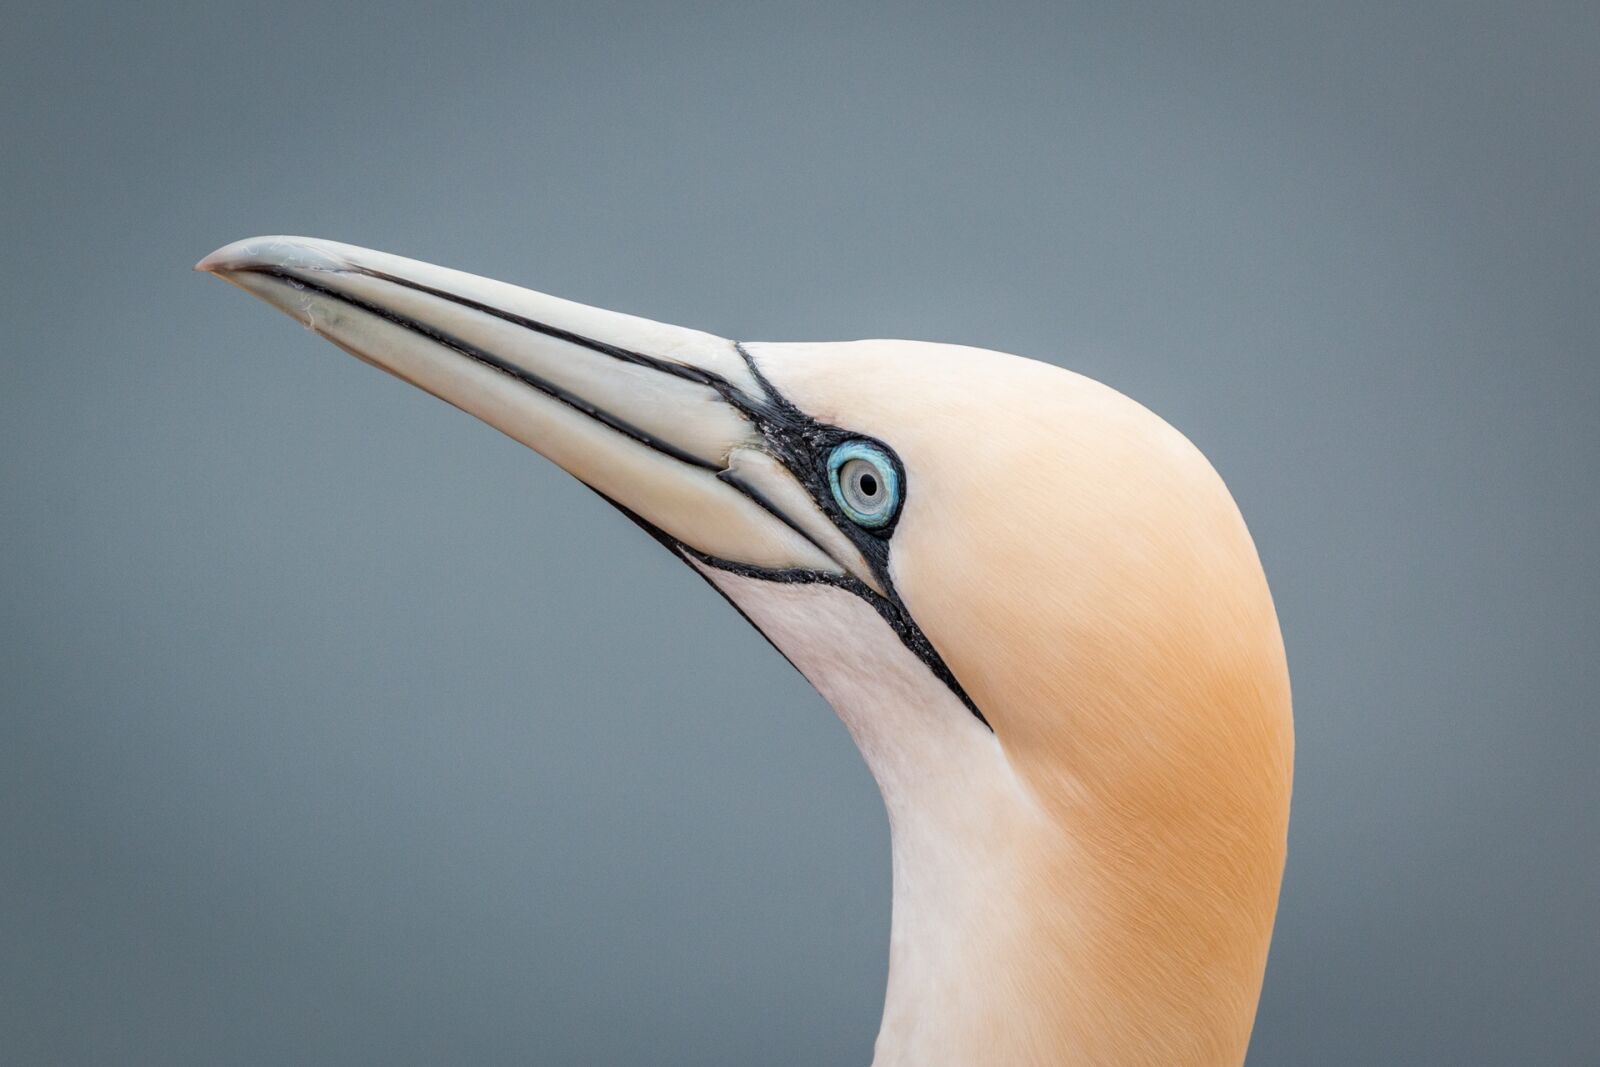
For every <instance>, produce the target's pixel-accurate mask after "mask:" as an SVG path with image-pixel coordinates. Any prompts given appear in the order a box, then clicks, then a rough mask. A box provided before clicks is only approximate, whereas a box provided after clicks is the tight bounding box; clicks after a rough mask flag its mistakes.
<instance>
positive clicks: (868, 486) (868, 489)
mask: <svg viewBox="0 0 1600 1067" xmlns="http://www.w3.org/2000/svg"><path fill="white" fill-rule="evenodd" d="M859 484H860V486H861V492H862V495H864V496H877V495H878V479H876V478H874V477H873V476H872V475H870V474H863V475H862V476H861V481H860V483H859Z"/></svg>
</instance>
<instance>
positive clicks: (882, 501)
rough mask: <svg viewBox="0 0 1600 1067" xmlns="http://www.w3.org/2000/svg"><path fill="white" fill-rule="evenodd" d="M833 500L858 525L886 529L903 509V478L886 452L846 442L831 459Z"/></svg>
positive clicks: (870, 446) (858, 442)
mask: <svg viewBox="0 0 1600 1067" xmlns="http://www.w3.org/2000/svg"><path fill="white" fill-rule="evenodd" d="M828 483H829V485H830V486H831V487H832V489H833V499H834V500H836V501H838V503H839V507H841V508H843V509H844V513H845V514H846V515H848V516H849V517H850V521H851V522H854V523H856V524H857V525H858V526H868V527H876V526H883V525H884V524H886V523H887V522H888V521H889V520H890V519H892V518H894V513H895V509H896V508H897V507H899V506H900V475H899V473H898V472H897V471H896V469H895V465H894V463H893V462H892V461H891V460H890V459H889V457H888V455H886V454H885V453H884V451H883V449H881V448H879V447H877V446H876V445H870V444H868V443H867V442H865V441H846V442H845V443H844V444H842V445H840V446H839V447H838V448H835V449H834V450H833V454H832V455H831V456H829V457H828Z"/></svg>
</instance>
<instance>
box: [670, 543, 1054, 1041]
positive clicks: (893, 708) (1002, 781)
mask: <svg viewBox="0 0 1600 1067" xmlns="http://www.w3.org/2000/svg"><path fill="white" fill-rule="evenodd" d="M701 569H702V573H705V574H706V576H707V577H708V578H710V579H711V580H712V581H713V582H714V583H716V585H717V586H718V587H719V588H720V589H721V590H722V591H723V592H724V593H726V594H727V595H728V596H729V597H730V598H731V599H732V600H733V601H734V602H735V603H737V604H738V605H739V607H740V608H741V610H743V611H744V612H745V613H746V614H747V615H748V616H749V617H750V619H751V621H752V622H754V623H755V624H756V625H757V626H758V627H760V629H761V630H762V632H763V633H765V634H766V635H767V636H768V637H769V638H771V640H772V641H773V643H775V644H776V645H777V646H778V647H779V648H781V649H783V651H784V652H785V654H786V655H788V656H789V658H790V659H791V660H792V661H793V662H794V664H795V666H796V667H798V668H799V669H800V671H801V672H802V673H804V674H805V675H806V677H807V678H808V679H809V680H810V681H811V682H812V684H813V685H815V686H816V687H817V689H818V690H819V691H820V692H821V693H822V695H823V696H824V697H825V698H827V700H828V701H829V703H831V704H832V705H833V707H834V709H835V710H836V711H837V712H838V714H839V717H840V718H841V719H842V720H843V721H844V723H845V726H846V727H847V728H848V729H849V730H850V733H851V735H852V736H853V737H854V738H855V741H856V744H857V745H858V746H859V747H860V749H861V753H862V755H863V756H864V757H865V758H866V761H867V765H868V767H869V768H870V769H871V771H872V773H873V776H874V777H875V778H876V779H877V781H878V785H879V788H880V789H881V790H882V792H883V798H884V804H885V806H886V807H887V809H888V814H889V825H890V830H891V835H892V841H893V861H894V908H893V918H892V921H891V929H890V938H889V984H888V990H887V994H886V997H885V1005H884V1014H883V1025H882V1028H881V1029H880V1031H879V1034H878V1041H877V1049H876V1058H875V1061H874V1062H875V1064H876V1065H877V1067H890V1065H895V1064H916V1065H919V1067H933V1065H938V1064H972V1063H977V1062H986V1061H988V1062H996V1061H994V1059H993V1056H994V1053H995V1051H996V1049H997V1047H1001V1046H1004V1045H1008V1044H1016V1043H1017V1040H1018V1039H1019V1038H1022V1039H1023V1040H1022V1042H1021V1046H1019V1047H1025V1046H1034V1047H1036V1048H1037V1049H1038V1051H1039V1052H1040V1053H1041V1055H1043V1056H1044V1057H1046V1058H1044V1059H1040V1060H1039V1061H1038V1062H1048V1059H1047V1057H1048V1055H1049V1052H1048V1050H1045V1049H1043V1048H1041V1047H1038V1046H1039V1043H1038V1042H1036V1041H1034V1040H1032V1039H1029V1038H1028V1035H1027V1031H1028V1030H1029V1029H1030V1027H1029V1025H1028V1023H1029V1019H1030V1016H1032V1015H1033V1014H1034V1013H1035V1012H1036V1011H1039V1010H1043V1011H1046V1012H1050V1011H1060V1010H1061V1009H1062V1007H1063V1006H1062V1005H1058V1004H1052V1005H1039V1004H1029V1003H1027V1002H1026V1000H1025V998H1026V997H1027V996H1028V995H1029V992H1030V990H1029V989H1028V988H1026V986H1027V985H1028V983H1026V982H1024V981H1020V979H1021V978H1022V977H1023V976H1022V974H1021V973H1020V971H1019V965H1020V963H1021V961H1022V960H1023V959H1024V958H1026V957H1028V956H1030V953H1029V951H1028V949H1029V948H1030V945H1029V937H1030V930H1029V929H1028V928H1026V925H1025V924H1026V922H1027V917H1028V916H1029V915H1030V914H1034V913H1035V911H1036V909H1030V908H1028V907H1027V906H1025V903H1024V898H1025V896H1026V893H1027V892H1028V891H1029V890H1030V889H1032V888H1034V887H1033V886H1032V885H1031V884H1030V880H1029V879H1028V878H1027V877H1026V876H1025V874H1024V872H1026V871H1027V870H1028V869H1029V867H1028V858H1029V856H1030V855H1031V854H1032V853H1033V850H1034V849H1035V848H1036V846H1037V844H1038V842H1039V840H1040V838H1039V836H1038V834H1039V833H1047V834H1048V827H1047V826H1046V825H1045V823H1044V821H1043V818H1042V815H1041V814H1040V813H1039V812H1038V810H1037V808H1036V807H1035V806H1034V804H1033V802H1032V799H1031V797H1030V796H1029V794H1028V793H1027V791H1026V790H1025V789H1024V788H1023V786H1022V785H1021V783H1020V782H1019V781H1018V780H1017V778H1016V776H1015V774H1014V773H1013V772H1012V769H1011V767H1010V765H1009V764H1008V763H1007V761H1006V758H1005V755H1004V753H1003V752H1002V751H1001V748H1000V745H999V743H998V741H997V740H996V739H995V736H994V734H993V733H992V732H991V731H990V730H989V729H988V728H987V727H986V726H984V725H983V724H982V723H981V722H979V721H978V719H977V718H976V717H975V716H974V715H973V714H972V713H971V712H970V711H969V710H968V709H967V708H966V707H965V706H964V705H963V704H962V703H961V701H960V700H959V699H957V698H956V697H955V695H954V694H953V693H951V691H950V690H949V689H948V688H947V687H946V686H944V685H943V683H941V682H939V680H938V679H937V678H935V677H934V675H933V674H932V672H930V671H929V670H928V668H927V666H926V665H925V664H923V663H922V661H921V660H919V659H918V658H917V657H916V656H914V655H913V654H912V653H911V652H910V651H909V650H908V649H906V648H905V646H904V645H903V644H901V643H900V641H899V639H898V637H896V636H895V634H894V633H893V632H892V631H891V630H890V629H889V628H888V627H886V626H885V625H883V622H882V620H881V619H880V618H879V617H878V615H877V613H876V612H875V611H874V610H873V609H872V607H871V606H870V605H868V604H866V603H865V602H864V601H862V600H861V599H860V598H858V597H856V596H854V595H852V594H850V593H847V592H845V591H843V590H840V589H835V588H833V587H831V586H826V585H803V584H780V583H773V582H763V581H757V580H753V579H749V578H743V577H740V576H738V575H733V574H729V573H726V572H721V571H714V570H708V569H705V568H701ZM1048 836H1049V837H1050V838H1052V839H1054V838H1058V837H1059V835H1057V834H1048ZM1032 947H1034V948H1035V949H1036V947H1037V946H1032ZM1055 1025H1059V1023H1058V1022H1057V1023H1056V1024H1055ZM1036 1036H1037V1035H1036ZM1030 1060H1031V1057H1030ZM1005 1062H1008V1063H1009V1062H1028V1061H1022V1060H1018V1059H1017V1058H1015V1057H1013V1058H1010V1059H1006V1061H1005Z"/></svg>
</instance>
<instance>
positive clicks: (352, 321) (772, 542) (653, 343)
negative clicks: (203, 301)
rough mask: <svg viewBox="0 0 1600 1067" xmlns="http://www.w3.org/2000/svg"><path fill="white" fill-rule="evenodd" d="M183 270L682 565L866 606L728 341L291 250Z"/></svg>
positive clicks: (310, 248)
mask: <svg viewBox="0 0 1600 1067" xmlns="http://www.w3.org/2000/svg"><path fill="white" fill-rule="evenodd" d="M195 269H196V270H200V271H207V272H210V273H212V274H215V275H217V276H218V277H220V278H222V279H223V280H225V281H228V282H231V283H233V284H234V285H237V286H238V287H239V288H241V289H244V290H246V291H247V292H250V293H252V294H254V295H255V296H258V297H260V298H261V299H262V300H265V301H266V302H267V303H269V304H271V305H272V306H274V307H276V308H278V309H279V310H281V311H283V312H285V313H287V314H289V315H291V316H293V317H294V318H296V319H299V320H300V321H301V322H303V323H304V324H305V325H306V326H307V327H309V328H310V329H312V330H314V331H316V332H317V333H319V334H321V335H322V336H323V337H326V338H327V339H328V340H330V341H332V342H333V343H334V344H337V345H338V346H340V347H341V348H344V349H345V350H347V351H349V352H351V353H352V354H354V355H356V356H357V357H359V358H360V359H362V360H365V361H366V362H368V363H371V364H373V365H375V366H377V367H380V368H382V369H383V370H386V371H388V372H390V373H391V374H394V375H397V376H398V377H400V378H403V379H405V380H406V381H408V382H411V383H413V384H415V385H417V386H419V387H421V388H423V389H426V390H427V391H428V392H430V393H432V394H434V395H435V396H437V397H440V398H441V399H443V400H446V401H448V402H449V403H451V404H454V405H455V406H456V407H458V408H461V409H462V410H464V411H466V412H468V413H470V414H472V415H475V416H477V417H478V418H480V419H482V420H483V421H484V422H487V423H488V424H489V425H491V426H493V427H495V428H496V429H498V430H500V431H502V432H503V433H505V434H507V435H509V436H511V437H513V438H515V439H516V440H518V441H521V442H522V443H523V444H525V445H527V446H528V447H529V448H532V449H534V450H535V451H537V452H539V453H540V454H542V455H544V456H546V457H547V458H549V459H550V460H552V461H553V462H555V463H557V464H559V465H560V466H561V467H563V468H564V469H565V470H567V471H568V472H570V473H571V474H573V475H574V476H576V477H577V478H578V479H580V480H581V481H583V482H584V483H586V484H587V485H589V486H590V487H592V488H593V489H595V490H596V491H598V492H599V493H601V494H602V495H603V496H605V497H606V498H608V499H609V500H611V501H612V502H613V503H615V504H617V505H619V506H620V507H622V508H624V509H625V510H627V511H629V512H631V513H632V514H633V515H634V516H635V517H636V518H638V519H640V520H642V521H643V522H644V523H646V524H647V525H648V526H650V527H652V528H653V529H654V530H655V531H656V532H657V533H658V534H659V535H664V536H665V537H666V538H668V539H670V541H672V542H675V543H676V545H677V546H678V547H679V548H681V549H686V550H688V552H689V553H691V554H695V555H699V556H700V557H702V558H703V559H708V560H714V561H717V562H719V563H723V564H731V565H734V566H737V567H749V568H756V569H759V570H763V571H773V572H783V571H808V572H823V573H831V574H837V575H846V574H849V575H854V576H855V577H858V578H860V579H861V580H862V581H864V582H866V583H867V584H868V585H870V586H872V587H873V588H874V589H875V590H877V591H879V592H881V591H882V590H881V586H880V585H879V582H878V580H877V577H876V575H875V574H874V570H873V568H872V567H870V566H868V565H867V563H866V561H865V560H864V559H863V558H862V557H861V554H860V552H859V551H858V550H857V549H856V547H855V546H854V545H853V544H852V543H851V541H850V540H849V539H848V538H846V537H844V536H843V535H841V534H840V533H839V530H838V529H837V527H836V526H835V525H834V524H833V523H832V522H830V521H829V520H828V518H827V517H826V515H824V514H823V513H822V511H821V510H820V509H819V508H818V506H817V504H816V502H815V500H814V499H813V496H812V494H811V493H810V492H809V491H808V490H807V489H806V487H805V483H804V481H803V479H798V478H796V477H795V473H794V472H793V471H791V470H789V469H788V468H787V467H785V466H784V464H783V462H782V461H781V460H780V459H779V458H777V456H776V455H775V454H774V450H773V449H772V448H771V447H769V446H770V441H769V440H768V439H767V437H765V436H764V434H763V431H762V427H761V425H760V422H761V418H762V414H761V413H762V412H763V411H767V410H770V409H771V408H772V405H773V403H774V400H775V398H774V396H773V394H772V392H771V390H770V388H769V387H768V386H767V384H766V383H765V382H764V381H763V379H762V378H761V376H760V374H759V373H758V372H757V370H756V368H755V367H754V365H753V364H752V363H750V362H749V360H748V359H747V357H746V356H745V354H744V353H743V351H742V350H741V349H740V348H739V346H737V345H736V344H734V343H733V342H731V341H727V340H724V339H723V338H720V337H714V336H712V335H710V334H706V333H701V332H699V331H696V330H688V329H683V328H681V327H677V326H668V325H663V324H661V323H655V322H650V321H648V320H645V319H639V318H635V317H633V316H630V315H620V314H617V313H615V312H610V311H602V310H600V309H598V308H592V307H586V306H584V305H582V304H575V303H572V302H570V301H566V300H560V299H557V298H555V297H551V296H546V295H544V294H543V293H536V292H532V291H530V290H527V289H522V288H519V287H517V286H514V285H508V284H506V283H504V282H497V281H492V280H490V279H487V278H480V277H477V276H475V275H472V274H466V273H463V272H461V271H455V270H449V269H446V268H443V267H436V266H433V265H432V264H428V263H421V262H418V261H416V260H410V259H404V258H401V257H399V256H393V255H388V254H386V253H383V252H374V251H372V250H370V249H366V248H357V247H355V246H352V245H345V244H338V243H336V242H332V241H322V240H315V239H312V238H305V237H258V238H252V239H250V240H245V241H239V242H236V243H234V244H231V245H227V246H225V247H223V248H219V249H218V250H217V251H215V252H213V253H211V254H210V255H209V256H207V257H206V258H204V259H202V260H201V261H200V262H199V263H198V264H196V265H195Z"/></svg>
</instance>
